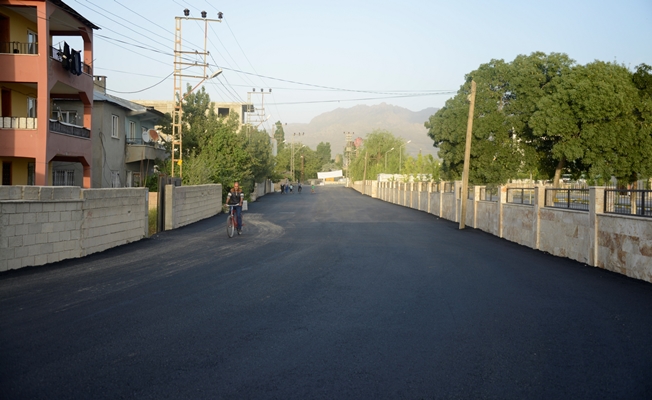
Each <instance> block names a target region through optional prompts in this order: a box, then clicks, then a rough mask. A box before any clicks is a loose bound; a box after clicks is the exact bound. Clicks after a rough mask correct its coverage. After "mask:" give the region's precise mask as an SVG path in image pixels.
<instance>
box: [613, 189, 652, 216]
mask: <svg viewBox="0 0 652 400" xmlns="http://www.w3.org/2000/svg"><path fill="white" fill-rule="evenodd" d="M604 212H605V213H606V214H627V215H637V216H639V217H652V190H627V189H605V191H604Z"/></svg>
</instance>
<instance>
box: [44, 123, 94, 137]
mask: <svg viewBox="0 0 652 400" xmlns="http://www.w3.org/2000/svg"><path fill="white" fill-rule="evenodd" d="M50 132H56V133H63V134H65V135H73V136H79V137H83V138H87V139H90V137H91V131H90V129H86V128H84V127H83V126H77V125H71V124H67V123H65V122H60V121H57V120H56V119H51V120H50Z"/></svg>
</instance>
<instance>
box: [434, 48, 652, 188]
mask: <svg viewBox="0 0 652 400" xmlns="http://www.w3.org/2000/svg"><path fill="white" fill-rule="evenodd" d="M649 77H650V67H649V66H646V65H644V64H643V65H642V66H639V68H638V70H637V71H636V73H632V72H630V71H628V70H627V69H626V68H625V67H623V66H620V65H617V64H614V63H605V62H600V61H596V62H594V63H590V64H587V65H586V66H582V65H576V64H575V62H574V61H573V60H571V59H570V58H569V57H568V56H567V55H565V54H560V53H551V54H544V53H541V52H536V53H532V54H531V55H529V56H525V55H519V56H518V57H516V58H515V59H514V61H512V62H505V61H503V60H491V61H490V62H489V63H487V64H482V65H480V67H479V68H478V69H477V70H475V71H472V72H470V73H469V74H467V76H466V80H465V83H464V84H463V85H462V87H461V88H460V90H459V91H458V93H457V95H456V96H455V97H453V98H452V99H449V100H448V101H447V102H446V105H445V106H444V107H443V108H442V109H440V110H439V111H438V112H437V113H436V114H434V115H432V116H431V117H430V118H429V120H428V121H427V122H426V123H425V126H426V128H428V135H429V136H430V137H431V138H432V139H433V141H434V145H435V146H438V147H439V149H440V151H439V156H440V158H441V159H442V171H441V172H442V175H443V177H444V178H445V179H456V178H459V177H460V176H461V171H462V167H463V160H464V145H465V137H466V125H467V117H468V109H469V104H468V96H469V94H470V84H471V81H472V80H475V82H476V84H477V93H476V103H475V113H474V121H473V138H472V147H471V163H470V171H469V172H470V173H469V180H470V182H473V183H503V182H506V181H507V180H508V179H511V178H519V177H523V176H532V177H534V178H539V179H549V178H553V177H554V178H555V181H557V180H558V179H559V176H560V175H561V173H562V172H564V173H566V172H568V173H574V174H576V175H579V174H581V173H586V174H587V175H590V176H608V177H610V176H616V177H617V178H619V179H624V180H626V181H628V182H631V181H633V180H635V179H636V178H637V177H638V176H640V175H641V174H643V175H645V176H649V174H650V172H651V168H650V165H649V163H650V161H649V160H650V159H652V154H651V153H650V152H651V151H652V146H650V140H652V137H651V136H650V130H649V126H650V124H649V121H650V115H651V114H650V109H651V108H652V107H649V106H646V104H647V103H646V101H647V100H646V99H649V98H650V96H649V94H648V95H647V97H646V95H645V93H646V92H645V91H646V90H649V89H650V88H652V83H650V80H649Z"/></svg>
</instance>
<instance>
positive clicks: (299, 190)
mask: <svg viewBox="0 0 652 400" xmlns="http://www.w3.org/2000/svg"><path fill="white" fill-rule="evenodd" d="M297 191H298V192H299V193H301V182H299V188H298V189H297Z"/></svg>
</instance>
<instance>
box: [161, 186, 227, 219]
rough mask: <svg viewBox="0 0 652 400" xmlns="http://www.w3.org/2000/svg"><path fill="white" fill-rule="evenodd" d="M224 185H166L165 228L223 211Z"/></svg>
mask: <svg viewBox="0 0 652 400" xmlns="http://www.w3.org/2000/svg"><path fill="white" fill-rule="evenodd" d="M222 204H223V203H222V185H219V184H218V185H197V186H173V185H166V186H165V229H166V230H169V229H177V228H180V227H182V226H185V225H188V224H192V223H193V222H197V221H200V220H202V219H204V218H209V217H212V216H213V215H217V214H218V213H219V212H220V211H222Z"/></svg>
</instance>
